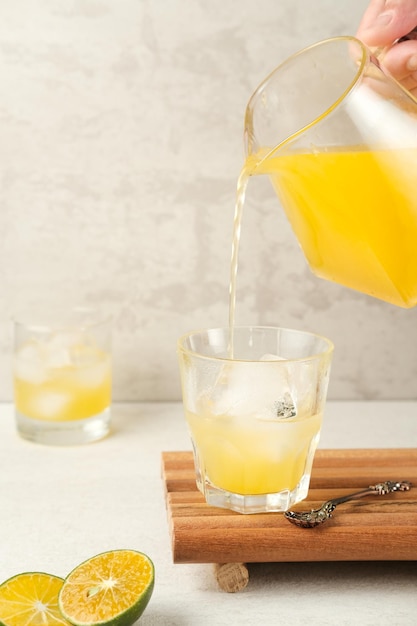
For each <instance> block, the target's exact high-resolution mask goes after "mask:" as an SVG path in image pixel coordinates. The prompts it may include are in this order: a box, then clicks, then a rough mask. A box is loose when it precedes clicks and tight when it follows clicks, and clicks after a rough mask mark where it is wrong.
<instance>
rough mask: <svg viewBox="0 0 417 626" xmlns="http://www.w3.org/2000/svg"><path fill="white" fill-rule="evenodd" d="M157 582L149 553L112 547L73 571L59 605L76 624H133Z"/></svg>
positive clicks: (119, 625) (122, 625) (129, 625)
mask: <svg viewBox="0 0 417 626" xmlns="http://www.w3.org/2000/svg"><path fill="white" fill-rule="evenodd" d="M154 581H155V570H154V565H153V563H152V561H151V559H150V558H149V557H148V556H146V554H143V553H142V552H136V551H135V550H110V551H109V552H103V553H101V554H98V555H97V556H93V557H92V558H91V559H88V560H87V561H84V562H83V563H81V565H78V566H77V567H76V568H75V569H73V570H72V572H71V573H70V574H69V575H68V576H67V577H66V579H65V581H64V584H63V586H62V588H61V591H60V593H59V598H58V604H59V608H60V610H61V613H62V615H63V616H64V617H65V618H66V619H67V620H68V621H69V622H71V624H74V625H75V626H131V624H134V622H136V620H137V619H139V617H140V616H141V615H142V613H143V611H144V610H145V608H146V606H147V604H148V602H149V600H150V598H151V595H152V591H153V587H154Z"/></svg>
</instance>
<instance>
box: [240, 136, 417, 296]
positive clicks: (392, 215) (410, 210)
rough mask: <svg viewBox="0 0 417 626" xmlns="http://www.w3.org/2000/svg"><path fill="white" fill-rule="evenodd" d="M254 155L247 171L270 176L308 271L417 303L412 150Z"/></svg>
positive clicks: (416, 159)
mask: <svg viewBox="0 0 417 626" xmlns="http://www.w3.org/2000/svg"><path fill="white" fill-rule="evenodd" d="M259 161H260V162H258V164H256V158H254V157H250V159H248V163H247V166H246V169H248V168H249V169H250V170H251V173H252V174H268V175H269V176H270V178H271V181H272V184H273V186H274V188H275V190H276V193H277V194H278V196H279V198H280V200H281V202H282V205H283V207H284V210H285V212H286V214H287V217H288V219H289V221H290V223H291V225H292V228H293V230H294V232H295V234H296V236H297V239H298V241H299V243H300V245H301V247H302V248H303V251H304V254H305V256H306V258H307V261H308V263H309V265H310V267H311V269H312V270H313V272H314V273H316V274H317V275H318V276H321V277H322V278H326V279H328V280H332V281H335V282H337V283H340V284H342V285H345V286H347V287H351V288H353V289H356V290H358V291H361V292H364V293H367V294H369V295H371V296H374V297H377V298H380V299H382V300H386V301H387V302H391V303H392V304H396V305H398V306H402V307H412V306H415V305H416V304H417V191H416V185H415V181H416V173H417V149H414V148H407V149H398V150H396V149H390V150H379V151H372V152H371V151H365V150H362V149H360V148H358V149H352V150H349V151H343V150H334V151H332V150H330V149H328V150H326V151H320V152H315V153H314V152H312V153H301V152H300V153H295V152H294V153H292V154H290V155H285V154H283V155H280V156H271V157H267V158H265V159H264V160H263V161H262V156H260V157H259ZM254 163H255V169H254ZM386 174H389V175H386Z"/></svg>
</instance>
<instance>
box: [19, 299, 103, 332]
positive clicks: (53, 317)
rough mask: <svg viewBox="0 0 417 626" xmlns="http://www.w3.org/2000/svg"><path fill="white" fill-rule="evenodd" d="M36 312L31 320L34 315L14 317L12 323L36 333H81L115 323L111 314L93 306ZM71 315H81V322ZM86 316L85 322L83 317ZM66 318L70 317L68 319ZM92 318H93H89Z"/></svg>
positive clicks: (29, 313)
mask: <svg viewBox="0 0 417 626" xmlns="http://www.w3.org/2000/svg"><path fill="white" fill-rule="evenodd" d="M42 311H43V312H42V313H41V312H40V310H36V311H35V313H34V314H33V315H34V317H33V318H32V319H31V316H32V313H31V312H28V313H27V314H24V315H20V316H13V317H12V322H13V324H14V326H15V327H20V328H22V329H23V328H25V329H27V330H30V331H34V332H39V333H42V332H51V331H54V332H60V331H63V330H67V329H70V328H75V327H76V328H78V329H80V330H81V331H83V330H89V329H95V328H99V327H100V326H106V325H108V324H111V323H112V322H113V319H114V316H113V315H112V314H111V313H106V312H103V311H101V309H99V308H98V307H93V306H84V305H79V306H73V307H68V308H64V307H63V308H62V310H61V309H59V313H54V312H50V311H47V307H45V310H42ZM71 315H80V320H79V321H77V320H76V319H75V318H74V319H71ZM83 315H85V316H86V318H85V320H83V319H82V316H83ZM66 316H68V317H67V318H66ZM89 316H91V317H89Z"/></svg>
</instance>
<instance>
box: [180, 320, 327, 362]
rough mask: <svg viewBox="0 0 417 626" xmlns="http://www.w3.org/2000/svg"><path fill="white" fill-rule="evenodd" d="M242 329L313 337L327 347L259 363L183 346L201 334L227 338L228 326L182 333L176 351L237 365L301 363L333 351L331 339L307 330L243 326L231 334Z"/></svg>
mask: <svg viewBox="0 0 417 626" xmlns="http://www.w3.org/2000/svg"><path fill="white" fill-rule="evenodd" d="M244 329H246V330H275V331H277V330H279V331H284V332H289V333H295V334H299V335H308V336H310V337H315V338H316V339H321V340H323V341H324V342H325V344H326V345H327V347H326V348H325V349H324V350H320V351H317V352H316V353H315V354H311V355H309V356H305V357H297V358H289V359H285V358H283V359H279V360H278V361H277V360H276V359H265V360H262V361H259V360H255V359H236V358H233V356H231V357H228V356H216V355H213V356H209V355H207V354H201V353H200V352H196V351H195V350H192V349H191V348H186V347H185V346H184V342H185V340H186V339H188V338H189V337H191V336H192V335H202V334H203V333H208V332H218V331H222V332H227V333H229V337H230V328H229V327H228V326H219V327H217V328H201V329H199V330H191V331H189V332H188V333H184V334H183V335H181V336H180V337H179V338H178V340H177V350H178V352H181V353H183V354H186V355H188V356H193V357H197V358H200V359H204V360H208V361H227V362H236V361H239V363H279V362H288V361H291V362H294V363H295V362H302V361H314V360H315V359H317V358H320V357H323V356H326V355H328V356H330V355H331V354H332V353H333V351H334V343H333V341H332V340H331V339H329V338H328V337H325V336H324V335H320V334H319V333H314V332H312V331H309V330H299V329H297V328H285V327H283V326H257V325H253V326H252V325H247V326H245V325H243V326H235V327H234V329H233V332H234V331H236V330H244Z"/></svg>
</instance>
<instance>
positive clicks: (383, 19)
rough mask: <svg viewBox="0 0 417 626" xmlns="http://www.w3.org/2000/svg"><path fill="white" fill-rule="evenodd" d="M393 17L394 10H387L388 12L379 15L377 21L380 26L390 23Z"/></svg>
mask: <svg viewBox="0 0 417 626" xmlns="http://www.w3.org/2000/svg"><path fill="white" fill-rule="evenodd" d="M393 17H394V14H393V13H392V11H387V12H386V13H381V15H378V17H377V18H376V22H377V24H378V26H388V24H389V23H390V22H392V18H393Z"/></svg>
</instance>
